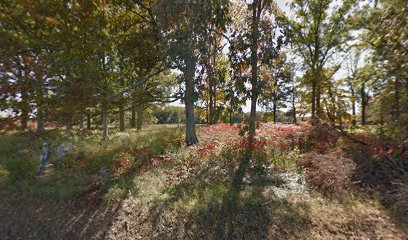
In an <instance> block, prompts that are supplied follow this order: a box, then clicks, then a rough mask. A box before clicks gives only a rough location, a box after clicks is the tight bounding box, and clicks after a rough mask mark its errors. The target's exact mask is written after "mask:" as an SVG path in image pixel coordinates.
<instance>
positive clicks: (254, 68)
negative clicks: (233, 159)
mask: <svg viewBox="0 0 408 240" xmlns="http://www.w3.org/2000/svg"><path fill="white" fill-rule="evenodd" d="M259 5H260V4H259V2H258V0H254V1H253V3H252V36H251V38H252V43H251V85H252V89H251V113H250V117H249V137H250V138H249V139H250V141H252V138H253V137H254V136H255V122H256V104H257V101H258V35H259V33H258V31H259V29H258V25H259V18H260V15H261V12H260V6H259Z"/></svg>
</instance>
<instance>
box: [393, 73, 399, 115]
mask: <svg viewBox="0 0 408 240" xmlns="http://www.w3.org/2000/svg"><path fill="white" fill-rule="evenodd" d="M400 87H401V86H400V82H399V80H398V77H396V78H395V84H394V88H395V90H394V114H393V115H394V116H393V118H394V121H397V122H399V120H400Z"/></svg>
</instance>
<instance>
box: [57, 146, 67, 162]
mask: <svg viewBox="0 0 408 240" xmlns="http://www.w3.org/2000/svg"><path fill="white" fill-rule="evenodd" d="M56 154H57V160H58V163H59V164H60V165H64V162H65V147H64V144H60V145H58V146H57V151H56Z"/></svg>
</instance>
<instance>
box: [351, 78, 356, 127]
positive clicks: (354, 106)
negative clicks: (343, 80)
mask: <svg viewBox="0 0 408 240" xmlns="http://www.w3.org/2000/svg"><path fill="white" fill-rule="evenodd" d="M350 89H351V111H352V115H353V120H352V121H351V124H352V125H353V127H355V126H356V125H357V119H356V118H357V116H356V95H355V92H354V88H353V86H350Z"/></svg>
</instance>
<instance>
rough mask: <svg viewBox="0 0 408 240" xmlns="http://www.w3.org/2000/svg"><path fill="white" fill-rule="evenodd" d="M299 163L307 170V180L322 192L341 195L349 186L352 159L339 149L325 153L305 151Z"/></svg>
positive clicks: (352, 168) (352, 166)
mask: <svg viewBox="0 0 408 240" xmlns="http://www.w3.org/2000/svg"><path fill="white" fill-rule="evenodd" d="M299 164H300V165H301V166H302V167H304V168H306V170H307V182H308V184H309V185H310V186H311V187H314V188H317V189H318V190H320V191H322V192H323V193H324V194H327V195H332V196H343V195H345V194H346V192H347V191H348V190H349V188H350V187H351V176H352V174H353V172H354V170H355V167H356V166H355V163H354V162H353V160H351V159H349V158H346V157H344V153H343V151H342V150H341V149H339V148H337V149H334V150H332V151H330V152H328V153H326V154H321V153H317V152H309V153H306V154H305V155H304V156H303V158H302V159H301V160H300V161H299Z"/></svg>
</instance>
